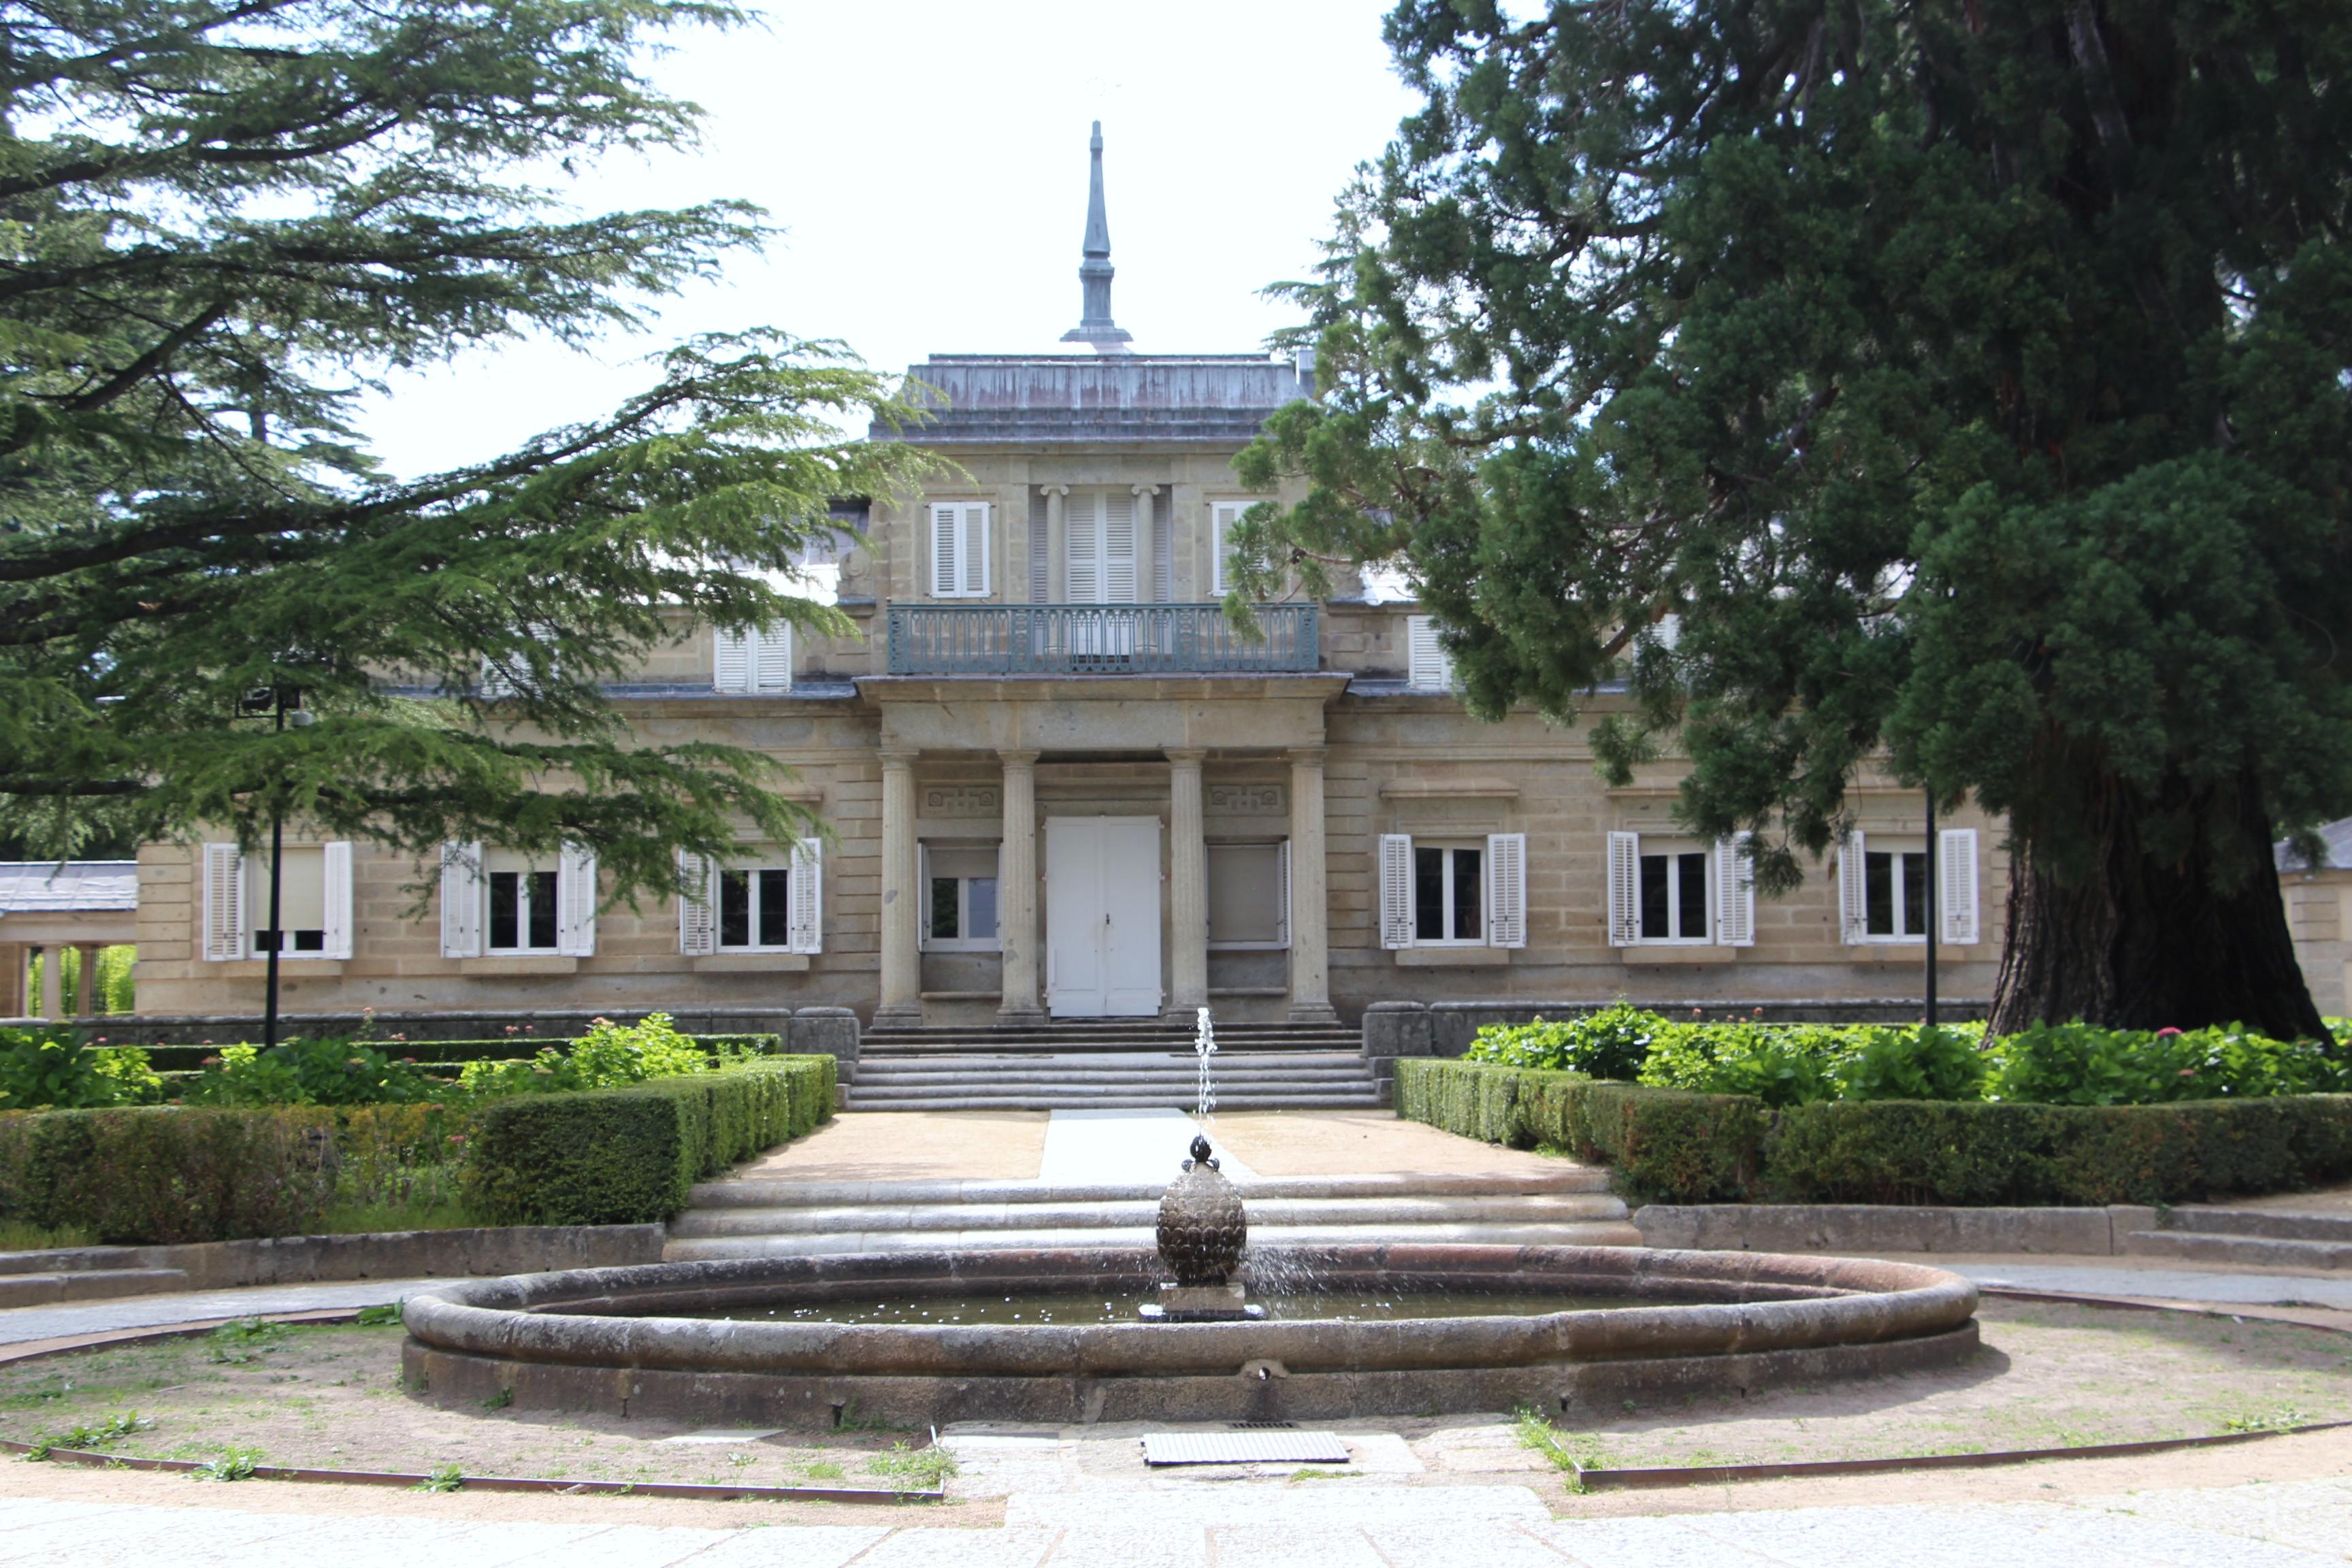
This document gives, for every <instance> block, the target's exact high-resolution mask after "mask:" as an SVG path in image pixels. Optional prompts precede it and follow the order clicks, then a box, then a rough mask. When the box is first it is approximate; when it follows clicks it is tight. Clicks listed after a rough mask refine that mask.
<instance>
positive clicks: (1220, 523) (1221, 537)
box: [1209, 500, 1258, 598]
mask: <svg viewBox="0 0 2352 1568" xmlns="http://www.w3.org/2000/svg"><path fill="white" fill-rule="evenodd" d="M1257 504H1258V503H1257V502H1256V501H1255V500H1221V501H1213V502H1211V503H1210V506H1209V534H1210V537H1211V538H1212V539H1213V541H1214V542H1215V549H1216V552H1217V570H1216V578H1215V582H1216V592H1217V596H1218V597H1219V598H1223V596H1224V595H1227V594H1230V593H1232V592H1233V591H1234V578H1235V577H1236V576H1237V575H1238V573H1239V568H1240V567H1241V566H1242V565H1243V564H1244V563H1242V562H1241V560H1240V559H1239V557H1237V556H1236V555H1235V554H1234V547H1233V542H1232V535H1233V531H1234V526H1235V525H1236V524H1237V523H1239V522H1240V521H1241V520H1242V518H1243V517H1244V515H1245V514H1246V513H1247V512H1248V511H1249V509H1250V508H1252V507H1254V506H1255V505H1257Z"/></svg>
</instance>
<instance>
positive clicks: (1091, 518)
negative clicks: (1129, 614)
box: [1062, 495, 1103, 605]
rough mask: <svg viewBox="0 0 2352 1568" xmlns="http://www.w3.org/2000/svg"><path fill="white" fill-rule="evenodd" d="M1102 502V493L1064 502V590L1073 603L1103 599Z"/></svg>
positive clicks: (1075, 497) (1101, 600) (1093, 602)
mask: <svg viewBox="0 0 2352 1568" xmlns="http://www.w3.org/2000/svg"><path fill="white" fill-rule="evenodd" d="M1101 506H1102V497H1100V496H1099V495H1089V496H1072V497H1071V498H1070V499H1069V500H1066V501H1064V502H1063V503H1062V538H1063V549H1062V555H1063V591H1064V593H1065V595H1066V596H1067V598H1068V599H1069V602H1070V603H1071V604H1073V605H1099V604H1101V603H1102V602H1103V586H1102V575H1103V574H1102V519H1101V517H1100V515H1099V512H1100V509H1101Z"/></svg>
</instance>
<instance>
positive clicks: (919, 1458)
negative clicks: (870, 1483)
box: [811, 1443, 956, 1491]
mask: <svg viewBox="0 0 2352 1568" xmlns="http://www.w3.org/2000/svg"><path fill="white" fill-rule="evenodd" d="M811 1468H812V1469H814V1466H812V1467H811ZM866 1468H867V1469H868V1470H870V1471H872V1472H873V1473H874V1474H875V1475H877V1476H881V1477H883V1478H884V1479H888V1480H894V1481H901V1482H910V1483H912V1484H913V1485H915V1486H919V1487H920V1488H922V1489H924V1490H925V1491H936V1490H937V1489H939V1488H940V1485H941V1483H943V1482H945V1481H946V1479H948V1478H949V1477H950V1476H951V1475H954V1474H955V1472H956V1462H955V1456H954V1455H953V1454H950V1453H949V1452H948V1451H947V1450H946V1449H945V1448H941V1447H928V1448H910V1447H908V1446H907V1445H906V1444H905V1443H893V1444H891V1445H890V1447H888V1448H887V1449H885V1450H884V1451H883V1452H881V1453H879V1454H877V1455H875V1456H874V1457H873V1458H870V1459H868V1460H866Z"/></svg>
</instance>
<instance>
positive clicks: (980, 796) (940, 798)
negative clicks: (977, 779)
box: [922, 784, 1004, 816]
mask: <svg viewBox="0 0 2352 1568" xmlns="http://www.w3.org/2000/svg"><path fill="white" fill-rule="evenodd" d="M1003 813H1004V797H1003V795H1000V794H999V793H998V791H997V786H996V785H994V784H925V785H924V786H923V808H922V815H923V816H1003Z"/></svg>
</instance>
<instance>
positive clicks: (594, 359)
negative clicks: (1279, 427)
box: [362, 0, 1413, 475]
mask: <svg viewBox="0 0 2352 1568" xmlns="http://www.w3.org/2000/svg"><path fill="white" fill-rule="evenodd" d="M1386 9H1387V0H1190V3H1189V4H1185V5H1164V6H1163V5H1152V6H1144V5H1133V4H1121V3H1119V0H1096V3H1092V4H1082V3H1076V0H996V3H994V4H989V3H984V0H890V3H887V4H865V5H857V4H851V5H839V4H832V5H818V4H805V3H794V0H772V3H771V4H770V5H768V6H767V7H766V11H767V17H766V26H765V28H764V30H745V31H739V32H735V33H731V34H695V35H687V36H683V37H680V38H679V39H678V40H677V44H678V47H677V52H676V53H674V54H673V55H671V56H670V57H669V58H667V59H665V60H663V61H660V62H659V63H658V64H657V65H656V77H657V79H658V80H659V81H660V82H661V83H662V85H663V86H664V87H665V88H666V89H668V90H670V91H672V92H674V93H676V94H677V95H679V96H681V97H685V98H689V99H692V100H695V101H697V102H698V103H700V104H701V105H702V106H703V108H704V110H706V111H707V115H708V118H707V120H706V122H705V134H704V144H703V146H702V147H701V148H700V150H699V151H698V152H697V153H692V154H687V155H665V156H663V157H660V158H658V159H655V160H646V159H642V158H635V157H623V158H614V159H610V160H607V161H606V162H605V163H603V164H601V165H598V166H597V167H595V168H593V169H588V170H583V171H582V175H583V177H582V178H581V180H580V182H579V184H578V187H577V188H576V190H574V191H573V192H572V193H571V194H570V199H571V200H572V201H573V202H574V203H575V204H576V205H578V206H579V207H580V208H581V209H583V210H596V211H609V210H618V209H625V208H634V207H644V206H656V205H660V206H679V205H688V204H689V203H693V202H697V201H701V200H706V199H710V198H714V197H720V196H735V197H741V198H745V199H748V200H751V201H753V202H757V203H758V204H760V205H762V206H764V207H766V208H767V209H768V211H769V214H770V216H771V221H772V222H774V223H776V224H779V225H781V226H783V227H784V228H785V229H786V230H788V232H787V233H786V235H785V236H784V237H783V238H782V241H781V242H780V243H779V244H777V245H776V246H775V247H773V248H772V249H771V250H770V251H769V252H768V253H767V254H766V255H765V256H762V257H752V256H739V257H736V258H733V259H732V260H730V263H729V264H728V268H727V275H726V279H725V280H724V281H723V282H721V283H719V284H717V285H713V286H709V287H698V288H696V289H692V290H691V291H689V292H688V293H686V294H684V295H681V296H679V297H677V298H675V299H673V300H668V301H667V302H666V303H665V304H664V305H663V306H662V319H661V322H660V325H659V328H658V330H657V331H656V332H655V333H654V334H652V335H650V336H637V337H627V336H622V337H615V338H614V339H611V340H608V341H607V342H604V343H603V344H602V345H600V347H599V349H598V350H597V352H596V353H593V354H590V355H581V354H575V353H569V352H565V351H562V350H558V349H556V348H553V347H552V346H551V345H547V344H544V343H529V342H526V343H507V344H501V345H499V346H498V347H497V348H495V349H492V350H488V351H485V352H483V353H478V354H475V355H472V356H469V357H468V358H467V359H466V360H464V361H462V362H460V363H457V364H456V365H454V366H449V367H444V368H440V369H436V370H434V371H431V372H428V373H425V374H415V375H406V376H403V377H400V378H399V379H398V380H397V381H395V382H394V384H393V386H392V388H391V392H390V394H389V395H388V396H385V397H383V398H379V399H375V400H373V401H372V402H371V403H370V404H369V405H368V406H367V408H366V410H365V412H364V414H363V415H362V428H363V429H364V431H365V433H366V435H367V436H368V437H369V439H370V442H371V444H372V445H373V447H374V449H375V450H376V451H377V453H378V454H379V455H380V456H381V457H382V458H383V460H384V461H385V462H386V464H387V465H388V466H389V467H391V468H393V469H394V471H395V472H398V473H404V474H411V475H413V474H417V473H421V472H426V471H430V470H434V469H438V468H446V467H449V466H451V465H453V464H456V463H459V462H463V461H467V460H468V459H471V458H481V457H487V456H489V455H491V454H493V453H495V452H498V451H500V450H504V449H505V448H507V447H510V446H512V445H514V444H515V443H517V442H519V441H520V440H521V439H522V438H524V437H528V436H529V435H530V434H531V433H532V432H534V431H537V430H541V429H543V428H545V427H547V426H551V425H557V424H562V423H564V422H566V421H568V420H572V419H576V418H582V417H586V416H592V415H594V414H597V413H600V412H602V411H604V409H606V408H608V407H610V406H611V405H614V404H616V403H618V402H619V401H620V400H621V399H622V398H623V397H624V396H625V395H627V394H628V393H629V392H630V391H631V390H633V389H635V388H636V387H638V386H641V385H643V384H646V382H647V381H648V380H649V378H650V374H651V372H650V370H649V368H648V367H646V366H645V365H643V364H640V363H633V362H635V361H636V360H638V359H639V358H640V357H641V356H643V355H645V354H646V353H651V352H654V351H655V350H656V349H657V348H659V347H661V346H662V345H664V344H665V343H667V342H670V341H673V340H675V339H677V338H679V337H683V336H686V335H688V334H691V333H694V332H698V331H731V330H736V329H740V328H743V327H750V326H776V327H781V328H783V329H785V330H787V331H793V332H795V333H798V334H800V335H802V336H805V337H836V338H841V339H844V340H845V341H846V342H848V343H849V344H850V345H851V347H853V348H855V349H856V351H857V352H858V353H860V354H862V355H864V356H865V357H866V360H867V362H868V363H872V364H874V365H876V366H877V367H879V368H882V369H887V370H894V371H895V370H899V369H903V368H904V367H905V366H907V365H908V364H910V363H917V362H919V361H920V360H921V359H923V358H924V357H925V356H927V355H929V354H930V353H1003V352H1013V353H1022V352H1034V351H1053V352H1061V353H1074V352H1079V349H1078V345H1076V344H1071V345H1063V344H1060V343H1058V342H1056V340H1057V339H1058V338H1059V337H1060V335H1061V333H1062V332H1063V331H1065V330H1066V329H1067V328H1069V327H1073V326H1075V325H1076V324H1077V319H1078V281H1077V266H1078V244H1079V239H1080V237H1081V235H1082V233H1083V230H1084V227H1085V219H1086V195H1087V126H1088V123H1089V121H1093V120H1096V119H1099V120H1101V121H1103V136H1104V140H1105V142H1106V143H1107V151H1106V153H1105V155H1104V157H1105V166H1106V170H1107V176H1108V195H1109V213H1110V233H1111V259H1112V261H1113V263H1114V264H1115V265H1116V266H1117V267H1118V281H1117V283H1116V285H1115V287H1114V292H1113V306H1114V310H1115V313H1116V315H1117V317H1118V322H1119V324H1120V325H1121V326H1123V327H1125V328H1127V329H1128V330H1129V331H1131V332H1133V333H1134V334H1135V343H1134V347H1135V348H1136V349H1137V350H1138V351H1139V352H1141V353H1197V352H1213V353H1232V352H1237V351H1248V350H1254V349H1255V348H1257V347H1258V346H1259V345H1260V343H1261V342H1263V340H1264V339H1265V335H1266V333H1267V332H1269V331H1272V330H1274V329H1275V328H1276V327H1277V326H1281V325H1285V324H1287V316H1286V311H1285V310H1284V309H1283V308H1282V307H1280V306H1278V305H1276V304H1274V303H1271V302H1269V301H1266V300H1260V299H1259V298H1258V297H1257V290H1258V289H1260V288H1262V287H1264V286H1265V284H1267V283H1269V282H1272V281H1275V280H1276V279H1288V278H1297V277H1300V276H1303V275H1304V274H1305V273H1306V272H1307V268H1309V267H1310V266H1311V265H1312V263H1313V262H1314V260H1315V258H1316V254H1317V253H1316V241H1317V240H1318V238H1319V237H1322V236H1323V235H1324V234H1326V233H1327V232H1328V228H1329V216H1330V211H1331V204H1332V200H1333V198H1334V196H1335V195H1337V194H1338V192H1339V189H1340V187H1341V186H1342V185H1343V184H1345V183H1346V181H1347V179H1348V177H1349V174H1350V172H1351V171H1352V170H1353V169H1354V167H1355V165H1356V164H1357V163H1360V162H1361V161H1363V160H1366V159H1369V158H1371V157H1373V156H1374V155H1376V154H1377V153H1378V152H1379V151H1380V149H1381V147H1382V146H1383V145H1384V144H1385V143H1386V142H1387V141H1388V139H1389V136H1390V134H1391V132H1393V130H1394V129H1395V126H1396V122H1397V121H1398V120H1399V119H1400V118H1401V117H1402V115H1403V114H1405V113H1406V112H1408V111H1409V110H1411V109H1412V107H1413V100H1412V97H1411V96H1410V95H1409V94H1408V93H1407V92H1406V91H1405V89H1403V87H1402V85H1401V84H1400V83H1399V82H1398V80H1397V79H1396V77H1395V75H1394V73H1393V72H1392V71H1391V69H1390V66H1389V58H1388V53H1387V51H1386V50H1385V49H1384V48H1383V47H1381V37H1380V23H1381V16H1382V15H1383V14H1384V13H1385V11H1386Z"/></svg>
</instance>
